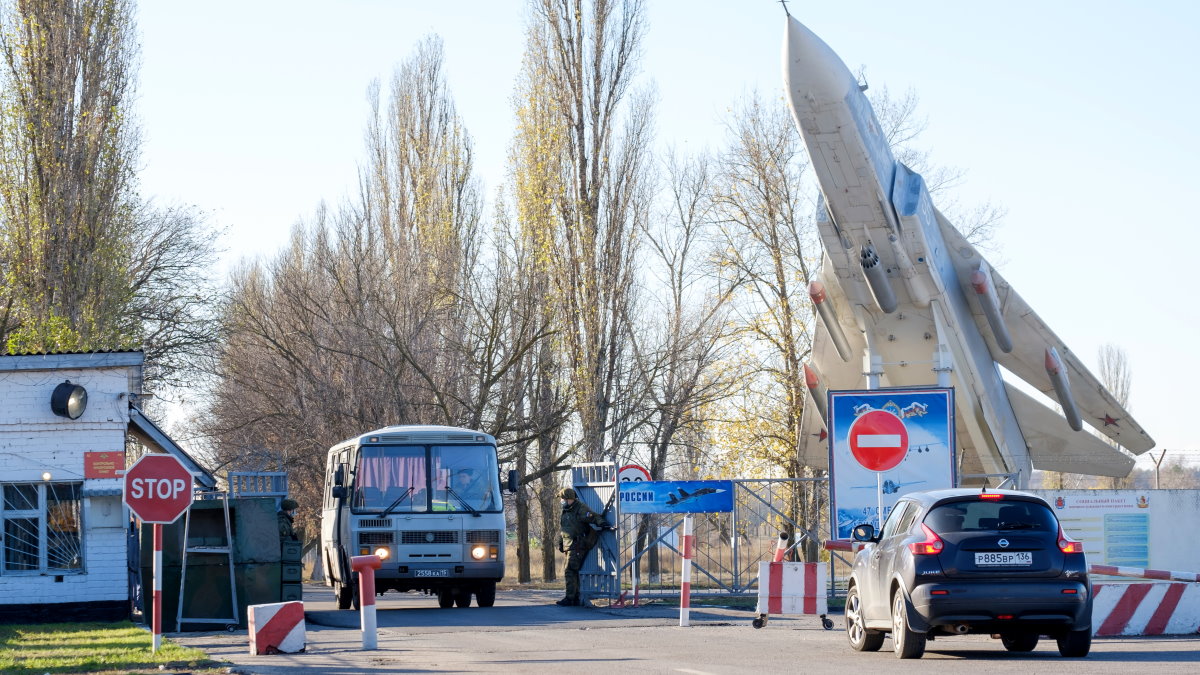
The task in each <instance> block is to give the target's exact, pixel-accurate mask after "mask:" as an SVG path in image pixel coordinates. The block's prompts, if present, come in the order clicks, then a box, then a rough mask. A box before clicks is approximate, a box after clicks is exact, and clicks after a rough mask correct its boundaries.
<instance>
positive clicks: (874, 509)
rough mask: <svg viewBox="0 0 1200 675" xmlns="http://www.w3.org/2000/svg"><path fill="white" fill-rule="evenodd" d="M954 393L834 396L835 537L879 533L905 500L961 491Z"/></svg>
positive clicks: (831, 498) (832, 526) (936, 390)
mask: <svg viewBox="0 0 1200 675" xmlns="http://www.w3.org/2000/svg"><path fill="white" fill-rule="evenodd" d="M953 411H954V390H953V389H948V388H932V387H929V388H905V389H873V390H868V391H830V392H829V484H830V489H829V501H830V512H831V513H832V515H833V517H832V518H830V529H831V530H832V535H833V538H834V539H848V538H850V531H851V530H853V529H854V526H855V525H858V524H860V523H871V524H873V525H875V526H876V527H878V526H879V523H880V522H881V521H882V519H881V518H879V517H878V516H879V508H880V505H882V507H883V514H882V515H883V518H887V514H888V512H889V511H890V510H891V507H892V505H894V504H895V503H896V501H897V500H898V499H899V498H900V497H902V496H903V495H905V494H907V493H909V492H914V491H918V490H937V489H941V488H950V487H954V448H955V436H954V414H953Z"/></svg>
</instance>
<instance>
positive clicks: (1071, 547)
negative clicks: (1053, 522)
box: [1058, 525, 1083, 553]
mask: <svg viewBox="0 0 1200 675" xmlns="http://www.w3.org/2000/svg"><path fill="white" fill-rule="evenodd" d="M1058 550H1060V551H1062V552H1063V553H1083V542H1081V541H1075V540H1074V539H1072V538H1070V537H1068V536H1067V535H1066V534H1064V533H1063V529H1062V525H1059V526H1058Z"/></svg>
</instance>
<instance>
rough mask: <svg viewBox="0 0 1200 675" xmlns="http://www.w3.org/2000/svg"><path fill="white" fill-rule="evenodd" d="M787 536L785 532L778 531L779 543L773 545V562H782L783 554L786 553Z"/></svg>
mask: <svg viewBox="0 0 1200 675" xmlns="http://www.w3.org/2000/svg"><path fill="white" fill-rule="evenodd" d="M787 550H788V536H787V532H780V533H779V543H777V544H776V545H775V560H774V561H773V562H777V563H778V562H783V556H785V555H787Z"/></svg>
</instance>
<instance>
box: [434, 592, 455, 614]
mask: <svg viewBox="0 0 1200 675" xmlns="http://www.w3.org/2000/svg"><path fill="white" fill-rule="evenodd" d="M437 599H438V607H441V608H442V609H449V608H451V607H453V606H454V593H452V592H451V591H450V589H449V588H440V589H438V592H437Z"/></svg>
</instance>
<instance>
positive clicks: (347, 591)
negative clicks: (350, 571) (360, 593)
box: [333, 581, 354, 609]
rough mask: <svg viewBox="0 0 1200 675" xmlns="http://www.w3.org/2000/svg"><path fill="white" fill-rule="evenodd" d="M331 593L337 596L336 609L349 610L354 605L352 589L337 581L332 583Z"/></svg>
mask: <svg viewBox="0 0 1200 675" xmlns="http://www.w3.org/2000/svg"><path fill="white" fill-rule="evenodd" d="M333 592H334V594H335V595H336V596H337V608H338V609H350V607H351V606H352V605H353V603H354V589H353V588H352V587H350V586H348V585H346V584H343V583H341V582H339V581H335V582H333Z"/></svg>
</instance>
